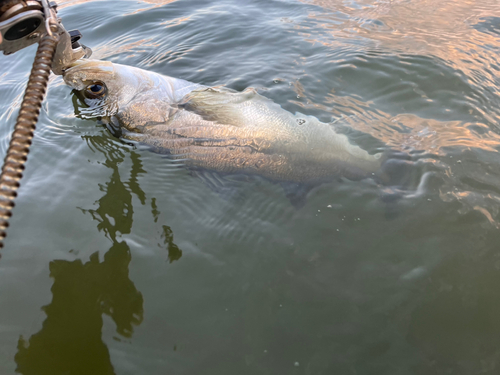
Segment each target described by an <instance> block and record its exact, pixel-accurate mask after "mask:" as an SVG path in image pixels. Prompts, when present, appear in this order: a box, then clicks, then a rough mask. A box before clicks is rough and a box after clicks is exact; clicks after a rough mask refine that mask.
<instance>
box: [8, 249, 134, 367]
mask: <svg viewBox="0 0 500 375" xmlns="http://www.w3.org/2000/svg"><path fill="white" fill-rule="evenodd" d="M130 259H131V257H130V250H129V248H128V246H127V244H126V243H125V242H120V243H118V242H115V243H114V244H113V245H112V246H111V248H110V249H109V250H108V252H107V253H106V254H105V255H104V260H103V261H102V262H99V256H98V252H95V253H94V254H92V256H91V257H90V260H89V261H88V262H86V263H82V261H81V260H75V261H73V262H69V261H64V260H55V261H53V262H51V263H50V276H51V277H53V278H54V285H53V286H52V289H51V290H52V295H53V298H52V302H51V303H50V304H49V305H47V306H44V307H43V311H44V312H45V313H46V314H47V319H45V321H44V323H43V327H42V329H41V330H40V331H39V332H38V333H35V334H34V335H32V336H31V337H30V339H29V340H24V339H23V338H22V337H21V338H20V339H19V342H18V352H17V354H16V357H15V360H16V363H17V369H16V371H17V372H18V373H21V374H25V375H29V374H33V375H35V374H39V375H43V374H47V375H48V374H54V375H56V374H82V375H83V374H96V375H97V374H114V371H113V366H112V364H111V361H110V357H109V351H108V348H107V347H106V345H105V344H104V342H103V341H102V337H101V331H102V325H103V320H102V314H107V315H109V316H110V317H111V318H112V319H113V321H114V322H115V324H116V326H117V331H118V333H120V334H121V335H122V336H125V337H130V336H131V334H132V325H133V324H134V325H137V324H140V323H141V321H142V314H143V307H142V306H143V298H142V294H141V293H140V292H139V291H138V290H137V289H136V288H135V286H134V283H133V282H132V281H131V280H130V279H129V277H128V265H129V263H130Z"/></svg>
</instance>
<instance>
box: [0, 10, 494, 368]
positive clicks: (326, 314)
mask: <svg viewBox="0 0 500 375" xmlns="http://www.w3.org/2000/svg"><path fill="white" fill-rule="evenodd" d="M59 14H60V16H61V17H62V18H63V21H64V25H65V26H66V27H67V28H68V29H73V28H78V29H79V30H80V31H81V32H82V33H83V35H84V39H83V42H84V43H86V44H87V45H89V46H90V47H92V48H93V50H94V56H95V57H97V58H102V59H106V60H110V61H113V62H119V63H123V64H129V65H133V66H138V67H141V68H144V69H148V70H152V71H156V72H160V73H164V74H167V75H171V76H173V77H178V78H183V79H187V80H189V81H193V82H197V83H201V84H204V85H226V86H227V87H231V88H233V89H236V90H243V89H245V88H247V87H249V86H252V87H255V88H257V89H258V90H259V92H260V93H261V94H262V95H265V96H267V97H269V98H271V99H273V100H274V101H275V102H277V103H279V104H280V105H282V106H283V107H284V108H285V109H287V110H289V111H291V112H296V111H299V112H301V113H305V114H308V115H314V116H316V117H318V118H319V119H320V120H322V121H325V122H330V121H331V122H333V121H336V122H335V124H336V125H339V126H340V128H342V129H343V130H344V131H345V132H347V133H348V134H349V136H350V137H351V138H352V139H355V140H356V141H357V142H358V143H359V144H361V145H363V146H364V147H365V148H367V149H375V148H379V149H382V150H383V149H392V150H395V151H400V152H402V153H403V154H404V155H407V157H406V160H403V159H400V160H399V161H398V162H396V163H394V166H393V168H394V169H393V170H394V172H395V176H397V178H396V181H394V183H393V185H392V186H390V187H382V186H378V185H377V184H376V183H375V182H373V181H370V180H366V181H361V182H349V181H343V182H335V183H331V184H325V185H322V186H319V187H318V188H316V189H315V190H314V191H312V192H310V193H309V195H308V197H307V201H306V203H305V205H304V207H302V208H300V209H296V208H294V207H293V206H292V205H291V204H290V202H289V200H288V199H287V198H286V196H285V193H284V192H283V190H282V189H281V187H280V186H278V185H274V184H271V183H269V182H266V181H261V180H259V179H257V180H250V181H241V180H235V181H233V182H231V188H230V189H229V192H230V193H229V194H220V193H217V192H215V191H214V190H213V189H211V188H210V187H209V184H208V183H207V178H210V179H213V178H216V177H214V176H209V177H206V176H205V177H203V176H202V177H203V178H201V177H200V176H193V175H191V174H190V173H189V172H188V171H186V170H184V169H182V168H179V166H178V165H176V164H174V163H172V162H170V161H168V160H166V159H165V158H163V157H162V156H160V155H157V154H154V153H152V152H150V151H149V150H147V149H146V148H143V147H141V146H138V145H128V144H125V143H123V142H121V141H119V140H117V139H115V138H113V136H111V135H110V134H109V132H108V131H107V130H106V129H105V128H104V127H102V126H101V125H99V124H98V123H96V122H95V121H93V120H89V119H85V116H82V115H79V116H75V108H76V110H77V113H78V111H79V109H78V105H77V104H75V103H74V99H73V98H72V96H71V94H70V89H69V88H68V87H66V86H65V85H64V84H63V83H62V80H61V78H60V77H56V78H54V79H53V80H52V81H51V84H50V88H49V92H48V97H47V100H46V101H45V104H44V107H43V111H42V114H41V117H40V122H39V126H38V128H37V133H36V137H35V140H34V144H33V147H32V151H31V154H30V157H29V162H28V164H27V169H26V175H25V178H24V179H23V181H22V183H23V184H22V188H21V190H20V195H19V198H18V200H17V205H16V209H15V211H14V216H13V218H12V220H11V227H10V228H9V231H8V237H7V239H6V241H5V249H4V250H2V258H1V260H0V299H1V306H2V308H1V309H0V332H1V335H0V373H2V374H14V373H16V372H17V373H20V374H24V375H29V374H37V375H44V374H51V375H57V374H72V375H74V374H82V375H83V374H96V375H97V374H117V375H118V374H166V373H169V374H207V375H209V374H307V375H310V374H358V375H359V374H367V375H372V374H384V375H388V374H397V375H404V374H425V375H429V374H464V375H470V374H497V373H498V371H499V370H498V367H499V366H500V363H499V361H500V358H499V355H500V354H499V353H500V352H499V347H500V323H499V320H498V316H499V314H500V291H499V290H498V285H499V283H500V252H499V251H498V249H499V244H500V233H499V226H500V155H499V153H498V151H499V149H500V128H499V119H500V96H499V89H498V88H499V87H500V79H499V78H498V77H499V71H500V58H499V52H500V42H499V40H500V39H499V38H500V5H499V4H498V2H497V1H496V0H483V1H476V2H474V1H467V0H463V1H459V0H452V1H448V2H436V1H429V0H400V1H398V0H394V1H375V0H359V1H353V0H345V1H341V0H281V1H280V0H254V1H236V0H205V1H196V0H177V1H173V0H163V1H162V0H156V1H153V0H150V1H145V0H143V1H120V2H116V1H113V2H111V1H61V2H60V12H59ZM33 56H34V47H31V48H28V49H25V50H22V51H20V52H18V53H16V54H15V55H13V56H0V81H1V88H2V94H1V96H0V123H1V125H2V126H1V130H0V148H1V150H0V151H1V153H5V150H6V148H7V144H8V140H9V137H10V133H11V129H12V126H13V124H14V121H15V117H16V114H17V109H18V107H19V103H20V99H21V95H22V93H23V90H24V85H25V82H26V79H27V76H28V73H29V70H30V66H31V62H32V59H33ZM394 191H396V192H397V193H398V195H399V196H400V197H401V198H400V199H398V200H388V199H386V198H387V196H390V194H391V192H392V193H393V192H394Z"/></svg>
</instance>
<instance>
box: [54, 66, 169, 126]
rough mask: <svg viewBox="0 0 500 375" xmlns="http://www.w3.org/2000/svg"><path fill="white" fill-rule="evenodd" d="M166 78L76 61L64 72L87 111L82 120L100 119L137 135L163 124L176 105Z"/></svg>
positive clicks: (139, 71) (137, 70)
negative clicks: (152, 125)
mask: <svg viewBox="0 0 500 375" xmlns="http://www.w3.org/2000/svg"><path fill="white" fill-rule="evenodd" d="M168 78H169V77H166V76H162V75H159V74H157V73H154V72H149V71H146V70H142V69H139V68H134V67H131V66H126V65H120V64H115V63H111V62H109V61H98V60H79V61H76V62H75V63H73V64H72V65H71V66H70V67H69V68H68V69H66V70H65V72H64V73H63V79H64V82H65V83H66V84H67V85H69V86H70V87H72V88H73V90H74V93H75V94H76V96H77V97H78V98H79V99H80V101H81V102H83V103H84V104H85V105H86V106H87V108H86V109H85V110H83V111H81V110H80V114H82V115H83V116H82V117H86V118H92V117H94V118H100V119H102V120H103V121H104V122H107V123H113V124H115V125H118V126H120V127H122V128H125V129H127V130H130V131H135V132H137V131H138V130H140V127H141V126H144V125H146V124H148V123H152V122H155V123H158V122H165V121H166V120H167V119H168V115H169V113H170V112H171V107H172V104H173V103H174V102H175V99H176V98H175V92H174V87H173V86H172V85H171V84H170V82H169V80H168Z"/></svg>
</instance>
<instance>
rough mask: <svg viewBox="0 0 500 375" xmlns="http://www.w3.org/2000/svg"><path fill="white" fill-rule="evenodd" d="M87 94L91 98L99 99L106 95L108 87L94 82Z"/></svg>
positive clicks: (88, 88)
mask: <svg viewBox="0 0 500 375" xmlns="http://www.w3.org/2000/svg"><path fill="white" fill-rule="evenodd" d="M85 93H86V94H87V95H88V96H89V97H91V98H98V97H100V96H103V95H104V94H105V93H106V86H105V85H104V83H102V82H94V83H92V84H91V85H88V86H87V89H86V90H85Z"/></svg>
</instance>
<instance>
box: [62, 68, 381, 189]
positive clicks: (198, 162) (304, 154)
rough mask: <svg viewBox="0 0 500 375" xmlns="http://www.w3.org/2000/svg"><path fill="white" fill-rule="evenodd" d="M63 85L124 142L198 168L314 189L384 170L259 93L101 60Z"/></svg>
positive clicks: (321, 125) (331, 132)
mask: <svg viewBox="0 0 500 375" xmlns="http://www.w3.org/2000/svg"><path fill="white" fill-rule="evenodd" d="M63 79H64V82H65V83H66V84H67V85H69V86H70V87H71V88H73V90H74V92H76V93H77V95H78V96H79V97H80V98H81V99H82V100H83V101H84V102H85V104H86V105H87V106H88V107H89V108H91V109H92V111H91V113H92V116H95V117H99V118H100V119H102V120H103V122H106V123H109V124H111V125H112V126H113V127H115V128H118V129H119V130H120V131H119V134H120V137H121V138H122V139H124V140H126V141H133V142H139V143H142V144H146V145H148V146H149V147H150V148H151V149H152V150H153V151H154V152H158V153H162V154H166V155H169V156H170V157H172V158H176V159H179V160H182V162H183V163H184V164H185V166H186V167H187V168H192V169H194V170H206V171H211V172H214V173H220V174H222V175H231V174H244V175H257V176H261V177H264V178H266V179H269V180H271V181H276V182H280V183H281V182H283V183H286V182H290V183H297V184H307V185H313V184H318V183H323V182H328V181H334V180H336V179H339V178H347V179H349V180H361V179H364V178H368V177H372V176H374V175H375V173H376V172H377V171H378V170H379V169H380V167H381V163H382V159H383V158H381V155H382V153H375V154H370V153H369V152H367V151H366V150H364V149H363V148H361V147H360V146H358V145H356V144H354V143H352V142H351V141H350V140H349V138H348V137H347V136H346V135H345V134H341V133H338V132H336V131H335V129H334V127H333V126H332V124H329V123H325V122H321V121H319V120H318V119H317V118H316V117H314V116H310V115H304V114H301V113H298V112H297V113H295V114H292V113H291V112H289V111H286V110H285V109H283V108H282V107H281V106H280V105H279V104H277V103H275V102H273V101H272V100H271V99H268V98H266V97H264V96H262V95H260V94H259V93H257V91H256V90H255V89H253V88H249V89H246V90H244V91H234V90H232V89H228V88H225V87H209V86H204V85H201V84H197V83H192V82H189V81H186V80H183V79H179V78H173V77H169V76H166V75H162V74H159V73H155V72H151V71H147V70H143V69H140V68H136V67H132V66H127V65H121V64H117V63H112V62H109V61H100V60H79V61H77V62H75V63H73V64H72V65H71V66H70V67H69V68H67V69H66V70H65V71H64V73H63Z"/></svg>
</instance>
